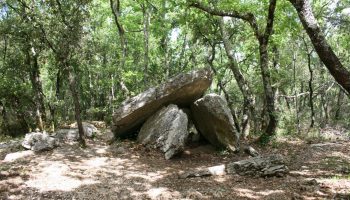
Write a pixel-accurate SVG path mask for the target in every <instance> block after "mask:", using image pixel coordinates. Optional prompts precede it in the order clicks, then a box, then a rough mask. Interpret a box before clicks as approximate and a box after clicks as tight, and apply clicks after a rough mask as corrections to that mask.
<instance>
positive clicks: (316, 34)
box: [289, 0, 350, 97]
mask: <svg viewBox="0 0 350 200" xmlns="http://www.w3.org/2000/svg"><path fill="white" fill-rule="evenodd" d="M289 1H290V2H291V3H292V4H293V6H294V7H295V9H296V11H297V12H298V15H299V18H300V21H301V22H302V24H303V26H304V28H305V30H306V32H307V34H308V35H309V37H310V39H311V42H312V44H313V46H314V47H315V50H316V52H317V54H318V56H319V57H320V59H321V60H322V62H323V63H324V65H325V66H326V67H327V69H328V70H329V72H330V73H331V75H332V76H333V77H334V79H335V80H336V81H337V82H338V83H339V85H341V86H342V87H343V88H344V89H345V90H346V91H347V92H348V95H349V94H350V72H349V71H348V70H347V69H346V68H345V67H344V66H343V64H342V63H341V62H340V60H339V58H338V57H337V56H336V55H335V53H334V51H333V49H332V48H331V46H330V45H329V44H328V42H327V40H326V38H325V36H324V35H323V33H322V31H321V29H320V27H319V25H318V23H317V20H316V18H315V17H314V14H313V12H312V7H311V4H310V1H309V0H289ZM349 97H350V96H349Z"/></svg>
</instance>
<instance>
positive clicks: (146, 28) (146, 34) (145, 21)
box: [142, 1, 150, 85]
mask: <svg viewBox="0 0 350 200" xmlns="http://www.w3.org/2000/svg"><path fill="white" fill-rule="evenodd" d="M147 4H148V2H147V1H146V2H145V3H144V4H143V6H142V12H143V35H144V55H143V65H144V72H143V73H144V78H143V81H144V83H145V85H148V83H147V81H148V62H149V57H148V52H149V23H150V15H149V11H148V5H147Z"/></svg>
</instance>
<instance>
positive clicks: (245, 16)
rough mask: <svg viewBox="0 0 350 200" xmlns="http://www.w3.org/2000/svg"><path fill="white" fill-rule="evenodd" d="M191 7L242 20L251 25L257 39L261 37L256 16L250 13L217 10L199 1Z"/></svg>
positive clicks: (191, 4) (192, 3) (194, 2)
mask: <svg viewBox="0 0 350 200" xmlns="http://www.w3.org/2000/svg"><path fill="white" fill-rule="evenodd" d="M272 1H275V0H272ZM189 6H190V7H194V8H197V9H200V10H202V11H205V12H207V13H209V14H212V15H216V16H221V17H234V18H237V19H241V20H243V21H245V22H247V23H248V24H249V25H250V27H251V28H252V29H253V31H254V34H255V37H257V38H260V37H261V35H260V31H259V26H258V23H257V22H256V19H255V16H254V15H253V14H252V13H250V12H239V11H236V10H231V11H225V10H217V9H214V8H211V7H208V6H205V5H203V4H202V3H200V2H197V1H192V2H191V3H190V4H189Z"/></svg>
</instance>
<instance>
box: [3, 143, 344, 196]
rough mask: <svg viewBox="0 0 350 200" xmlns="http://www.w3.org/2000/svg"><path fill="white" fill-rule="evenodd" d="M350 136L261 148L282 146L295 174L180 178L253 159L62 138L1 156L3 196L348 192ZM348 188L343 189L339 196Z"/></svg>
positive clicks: (209, 150)
mask: <svg viewBox="0 0 350 200" xmlns="http://www.w3.org/2000/svg"><path fill="white" fill-rule="evenodd" d="M349 144H350V142H348V141H343V142H337V143H329V144H328V145H324V146H322V145H321V147H317V145H316V146H312V145H309V144H306V143H303V142H301V141H296V140H295V141H284V142H282V143H280V144H279V145H278V146H277V147H275V148H265V149H261V148H260V149H259V150H260V152H262V153H263V154H270V153H281V154H282V155H284V156H285V158H286V161H287V165H288V166H289V168H290V174H289V175H287V176H285V177H282V178H276V177H270V178H260V177H242V176H238V175H225V176H213V177H203V178H188V179H179V178H178V175H177V174H178V173H179V172H181V171H186V170H189V169H194V168H199V167H209V166H214V165H219V164H223V163H228V162H231V161H237V160H241V159H245V158H247V157H246V155H244V154H238V155H237V154H229V153H227V152H218V151H215V150H213V149H212V148H211V147H210V146H201V147H194V148H191V149H188V150H187V151H186V152H185V153H184V154H183V155H182V156H180V157H178V158H175V159H174V160H171V161H167V160H165V159H164V158H163V155H162V154H160V153H158V152H157V151H153V150H149V149H146V148H144V147H142V146H140V145H138V144H136V143H134V142H132V141H124V142H119V143H116V144H113V145H111V146H108V145H105V144H104V143H103V142H102V141H99V140H96V141H89V142H88V146H89V147H88V148H87V149H80V148H79V147H78V146H77V144H64V145H63V146H61V147H59V148H57V149H55V150H53V151H51V152H43V153H40V154H36V155H34V156H32V157H27V158H24V159H21V160H18V161H15V162H12V163H4V162H3V163H1V171H2V172H1V174H0V198H1V199H291V198H294V199H323V198H326V199H332V198H335V199H337V198H338V199H349V195H348V196H346V195H347V193H349V190H350V174H349V172H350V171H349V170H350V165H349V163H350V157H349V156H348V155H350V154H349V150H348V146H349ZM341 195H343V196H341Z"/></svg>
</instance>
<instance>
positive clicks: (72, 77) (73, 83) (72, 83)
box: [67, 65, 86, 147]
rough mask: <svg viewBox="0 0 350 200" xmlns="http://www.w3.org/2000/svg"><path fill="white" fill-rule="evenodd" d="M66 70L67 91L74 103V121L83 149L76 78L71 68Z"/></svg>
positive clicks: (83, 142) (82, 131)
mask: <svg viewBox="0 0 350 200" xmlns="http://www.w3.org/2000/svg"><path fill="white" fill-rule="evenodd" d="M67 69H68V76H69V89H70V91H71V93H72V97H73V102H74V111H75V120H76V121H77V125H78V130H79V143H80V145H81V146H82V147H85V146H86V144H85V140H84V129H83V122H82V120H81V116H80V113H81V110H80V102H79V95H78V92H77V84H76V77H75V74H74V69H73V67H72V66H69V65H68V66H67Z"/></svg>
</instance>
